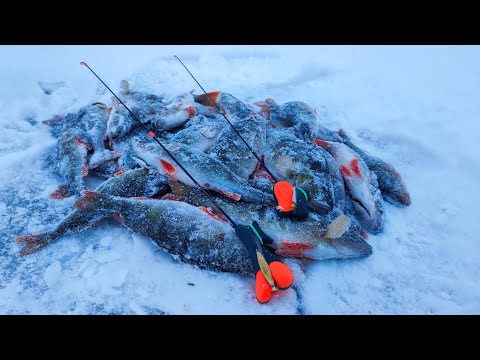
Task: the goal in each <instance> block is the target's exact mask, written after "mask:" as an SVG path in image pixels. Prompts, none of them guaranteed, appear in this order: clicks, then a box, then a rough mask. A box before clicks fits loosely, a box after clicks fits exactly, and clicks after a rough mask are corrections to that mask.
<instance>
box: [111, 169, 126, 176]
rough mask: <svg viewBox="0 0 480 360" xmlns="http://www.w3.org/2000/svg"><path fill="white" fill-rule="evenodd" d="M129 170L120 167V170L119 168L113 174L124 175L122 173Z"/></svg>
mask: <svg viewBox="0 0 480 360" xmlns="http://www.w3.org/2000/svg"><path fill="white" fill-rule="evenodd" d="M127 171H128V170H126V169H120V170H118V171H117V172H115V173H114V174H113V176H120V175H122V174H125V173H126V172H127Z"/></svg>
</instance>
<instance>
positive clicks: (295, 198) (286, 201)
mask: <svg viewBox="0 0 480 360" xmlns="http://www.w3.org/2000/svg"><path fill="white" fill-rule="evenodd" d="M174 57H175V58H176V59H177V60H178V61H179V62H180V64H182V66H183V67H184V68H185V70H187V72H188V73H189V74H190V76H191V77H192V79H193V80H195V82H196V83H197V85H198V86H200V89H202V91H203V93H204V94H205V95H206V96H207V98H208V99H209V100H210V102H211V103H212V104H213V106H215V107H216V108H217V110H218V111H219V112H220V114H221V115H222V116H223V118H224V119H225V120H226V121H227V122H228V124H229V125H230V126H231V127H232V129H233V131H235V133H236V134H237V135H238V137H239V138H240V139H241V140H242V141H243V143H244V144H245V145H246V146H247V148H248V149H249V150H250V152H251V153H252V154H253V156H255V158H256V159H257V160H258V162H259V163H260V165H261V166H262V167H263V168H264V169H265V171H266V172H267V173H268V175H270V176H271V178H272V179H273V181H274V182H275V186H274V188H273V195H274V197H275V199H276V200H277V204H278V206H277V208H276V210H277V214H278V215H279V216H280V217H282V218H287V217H288V218H296V219H298V220H303V219H306V218H307V217H308V214H309V210H308V207H307V204H306V203H307V201H308V195H307V192H306V191H305V190H304V189H302V188H300V187H296V186H293V185H292V184H290V183H288V182H286V181H278V179H277V178H276V177H275V176H274V175H273V174H272V173H271V172H270V170H268V168H267V167H266V166H265V163H264V162H263V161H262V160H261V159H260V157H259V156H258V155H257V154H256V153H255V151H253V149H252V148H251V146H250V145H248V143H247V141H246V140H245V139H244V138H243V136H242V135H241V134H240V133H239V132H238V130H237V129H236V128H235V126H233V124H232V123H231V122H230V120H228V118H227V116H226V115H225V113H224V112H223V111H222V109H220V107H219V106H218V105H217V103H216V102H215V101H214V100H213V99H212V98H211V97H210V95H209V94H208V93H207V92H206V91H205V89H204V88H203V86H202V85H201V84H200V83H199V82H198V80H197V79H196V78H195V76H193V74H192V73H191V72H190V70H188V68H187V67H186V66H185V64H184V63H183V62H182V60H180V58H179V57H178V56H177V55H174Z"/></svg>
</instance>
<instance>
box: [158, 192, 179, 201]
mask: <svg viewBox="0 0 480 360" xmlns="http://www.w3.org/2000/svg"><path fill="white" fill-rule="evenodd" d="M161 200H172V201H181V200H182V197H180V196H178V195H176V194H172V193H170V194H165V195H163V196H162V197H161Z"/></svg>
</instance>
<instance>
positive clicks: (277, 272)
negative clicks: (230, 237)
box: [80, 59, 293, 303]
mask: <svg viewBox="0 0 480 360" xmlns="http://www.w3.org/2000/svg"><path fill="white" fill-rule="evenodd" d="M179 60H180V59H179ZM80 65H83V66H85V67H86V68H87V69H88V70H90V71H91V72H92V74H93V75H95V77H96V78H97V79H98V80H100V82H101V83H102V84H103V85H105V87H106V88H107V89H108V91H110V92H111V93H112V95H113V96H115V98H116V99H117V100H118V101H119V102H120V104H122V105H123V106H124V107H125V109H127V111H128V112H129V113H130V115H132V117H133V118H134V119H135V120H136V121H137V122H138V123H139V124H140V126H141V127H143V128H144V129H145V130H146V131H147V132H148V135H150V137H151V138H152V139H153V140H154V141H155V142H156V143H157V144H158V145H160V147H161V148H162V149H163V150H164V151H165V152H166V153H167V154H168V155H169V156H170V157H171V158H172V159H173V160H174V161H175V162H176V163H177V164H178V166H180V168H181V169H182V170H183V171H184V172H185V174H187V176H188V177H189V178H190V179H191V180H192V181H193V182H194V183H195V185H197V187H198V189H199V190H200V191H201V192H202V193H203V195H205V196H206V197H207V199H208V200H209V201H210V202H211V203H212V204H213V205H214V206H215V207H216V208H217V209H218V210H219V211H220V212H221V213H222V214H223V215H224V216H225V218H226V219H227V220H228V221H229V222H230V224H231V225H232V226H233V228H234V229H235V233H236V234H237V235H238V237H239V238H240V240H241V241H242V243H243V244H244V245H245V247H246V249H247V252H248V254H249V256H250V260H251V262H252V266H253V269H254V272H255V274H256V275H255V283H256V297H257V300H258V301H259V302H260V303H266V302H268V301H269V300H270V298H271V296H272V294H273V295H278V289H280V290H286V289H288V288H289V287H290V286H291V285H292V283H293V273H292V271H291V270H290V268H289V267H288V266H287V265H285V264H284V263H283V262H282V261H281V260H280V258H279V257H278V256H277V255H276V254H275V252H273V250H270V249H268V248H266V247H264V245H266V244H271V243H273V240H272V239H271V238H270V237H269V236H268V235H267V234H265V233H264V232H263V231H262V229H261V228H260V226H259V225H258V223H257V222H256V221H253V222H252V224H250V225H249V226H245V225H241V224H237V223H235V221H233V219H232V218H231V217H230V216H229V215H228V214H227V213H226V212H225V211H224V210H223V209H222V207H221V206H220V205H218V204H217V203H216V201H215V200H214V199H213V198H212V197H211V196H210V195H209V194H208V193H207V192H206V191H205V190H204V189H203V188H202V187H201V186H200V184H199V183H198V182H197V181H196V180H195V178H194V177H193V176H192V175H191V174H190V173H189V172H188V171H187V169H185V168H184V167H183V165H182V164H181V163H180V162H179V161H178V160H177V159H176V158H175V156H173V154H172V153H171V152H170V151H169V150H168V149H167V148H166V147H165V146H164V145H163V144H162V143H161V142H160V141H159V140H158V138H157V137H156V136H155V133H154V132H153V131H152V130H150V129H148V127H147V126H146V125H145V124H144V123H143V122H142V121H141V120H140V119H139V118H138V117H137V116H136V115H135V114H134V113H133V112H132V111H131V110H130V109H129V108H128V106H127V105H125V103H124V102H123V101H122V100H121V99H120V98H119V97H118V96H117V95H116V94H115V93H114V92H113V91H112V89H110V88H109V87H108V85H107V84H105V82H104V81H103V80H102V79H101V78H100V77H99V76H98V75H97V74H96V73H95V71H93V70H92V68H91V67H90V66H88V64H87V63H86V62H85V61H82V62H81V63H80Z"/></svg>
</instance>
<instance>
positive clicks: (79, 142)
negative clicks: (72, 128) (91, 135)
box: [75, 138, 93, 150]
mask: <svg viewBox="0 0 480 360" xmlns="http://www.w3.org/2000/svg"><path fill="white" fill-rule="evenodd" d="M75 144H77V145H78V146H84V147H85V148H86V149H87V150H92V149H93V147H92V145H90V144H89V143H87V142H86V141H84V140H83V139H81V138H76V139H75Z"/></svg>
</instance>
